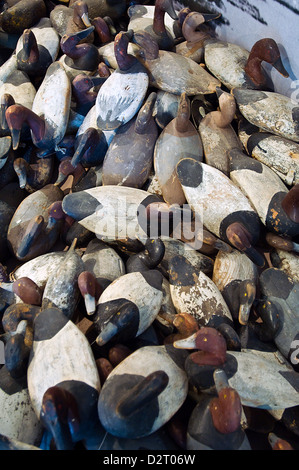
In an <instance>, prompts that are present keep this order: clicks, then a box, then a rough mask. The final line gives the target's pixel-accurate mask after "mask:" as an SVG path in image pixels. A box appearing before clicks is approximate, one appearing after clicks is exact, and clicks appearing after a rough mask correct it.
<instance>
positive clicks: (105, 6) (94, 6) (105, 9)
mask: <svg viewBox="0 0 299 470" xmlns="http://www.w3.org/2000/svg"><path fill="white" fill-rule="evenodd" d="M85 2H86V4H87V7H88V16H89V18H90V19H91V20H93V19H94V18H97V17H99V16H100V17H101V18H104V17H106V16H108V17H110V18H111V19H112V20H118V19H119V18H120V17H121V16H122V15H123V14H124V13H125V11H126V8H127V4H126V2H125V0H117V1H111V0H100V1H99V0H85ZM75 3H76V0H70V2H69V7H71V8H73V6H74V4H75Z"/></svg>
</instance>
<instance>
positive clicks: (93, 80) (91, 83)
mask: <svg viewBox="0 0 299 470" xmlns="http://www.w3.org/2000/svg"><path fill="white" fill-rule="evenodd" d="M106 78H108V77H100V76H98V77H97V76H88V75H85V74H83V73H82V74H79V75H77V76H76V77H75V78H74V80H73V81H72V93H73V98H74V99H75V102H76V104H75V111H76V113H79V114H82V115H83V116H86V114H87V113H88V111H89V110H90V109H91V108H92V106H93V105H94V104H95V101H96V97H97V94H98V91H99V90H98V86H99V85H102V84H103V83H104V81H105V79H106Z"/></svg>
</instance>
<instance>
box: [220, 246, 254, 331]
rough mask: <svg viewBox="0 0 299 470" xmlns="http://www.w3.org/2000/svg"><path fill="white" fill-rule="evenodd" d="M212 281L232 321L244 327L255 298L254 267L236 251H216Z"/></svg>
mask: <svg viewBox="0 0 299 470" xmlns="http://www.w3.org/2000/svg"><path fill="white" fill-rule="evenodd" d="M212 280H213V282H214V283H215V285H216V286H217V287H218V289H219V291H220V292H221V294H222V296H223V298H224V300H225V302H226V304H227V306H228V308H229V310H230V312H231V315H232V317H233V319H234V320H236V321H238V322H239V323H240V324H241V325H245V324H246V323H247V321H248V318H249V314H250V310H251V307H252V304H253V302H254V300H255V296H256V286H257V282H258V273H257V267H256V265H255V264H254V263H253V262H252V261H251V260H250V259H249V258H248V257H247V256H246V255H245V254H244V253H240V251H238V250H232V251H231V252H230V253H226V252H223V251H218V253H217V255H216V258H215V263H214V269H213V277H212Z"/></svg>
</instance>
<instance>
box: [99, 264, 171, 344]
mask: <svg viewBox="0 0 299 470" xmlns="http://www.w3.org/2000/svg"><path fill="white" fill-rule="evenodd" d="M162 295H163V294H162V274H161V273H159V271H156V270H147V271H143V272H130V273H127V274H124V275H123V276H121V277H119V278H118V279H116V280H115V281H113V282H112V283H111V284H109V286H107V287H106V289H105V290H104V291H103V293H102V295H101V296H100V298H99V300H98V303H97V306H96V312H95V315H94V317H93V325H94V328H95V330H96V331H97V333H98V335H97V338H96V342H97V344H98V345H99V346H102V345H104V344H106V343H107V342H108V341H111V340H113V342H115V341H118V342H119V341H120V342H123V341H127V340H128V339H130V338H135V337H137V336H139V335H141V334H142V333H143V332H144V331H145V330H146V329H147V328H148V327H149V326H150V325H151V324H152V323H153V321H154V319H155V318H156V316H157V314H158V313H159V310H160V307H161V303H162Z"/></svg>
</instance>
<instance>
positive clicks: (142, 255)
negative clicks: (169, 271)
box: [126, 238, 165, 273]
mask: <svg viewBox="0 0 299 470" xmlns="http://www.w3.org/2000/svg"><path fill="white" fill-rule="evenodd" d="M164 253H165V245H164V242H163V241H162V240H161V238H153V239H151V238H149V239H148V240H147V241H146V243H145V245H144V250H141V251H139V252H138V253H135V254H134V255H131V256H129V258H128V259H127V261H126V272H127V273H132V272H143V271H148V270H149V269H155V268H156V267H157V266H158V265H159V263H161V261H162V259H163V257H164Z"/></svg>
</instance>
